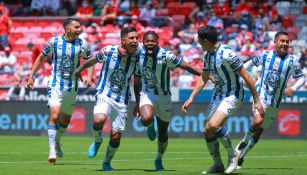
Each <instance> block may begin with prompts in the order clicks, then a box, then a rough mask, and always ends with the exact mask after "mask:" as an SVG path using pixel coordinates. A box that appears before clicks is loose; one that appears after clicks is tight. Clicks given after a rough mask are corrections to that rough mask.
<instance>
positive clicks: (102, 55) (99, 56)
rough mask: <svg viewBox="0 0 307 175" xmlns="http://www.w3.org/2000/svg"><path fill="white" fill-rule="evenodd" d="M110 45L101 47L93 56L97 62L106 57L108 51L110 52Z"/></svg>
mask: <svg viewBox="0 0 307 175" xmlns="http://www.w3.org/2000/svg"><path fill="white" fill-rule="evenodd" d="M111 47H112V46H111V45H110V46H106V47H104V48H102V49H101V50H100V51H99V52H98V53H97V54H96V56H95V58H96V60H97V61H98V62H100V63H101V62H103V61H104V60H106V59H107V57H108V53H109V52H110V49H111Z"/></svg>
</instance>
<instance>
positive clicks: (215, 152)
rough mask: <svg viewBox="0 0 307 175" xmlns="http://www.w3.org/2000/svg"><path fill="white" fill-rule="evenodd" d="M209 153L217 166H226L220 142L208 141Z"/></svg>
mask: <svg viewBox="0 0 307 175" xmlns="http://www.w3.org/2000/svg"><path fill="white" fill-rule="evenodd" d="M206 144H207V148H208V151H209V153H210V155H211V157H212V159H213V162H214V165H215V166H219V167H221V166H224V164H223V161H222V159H221V154H220V145H219V142H218V141H217V140H216V139H215V140H214V141H210V142H208V141H206Z"/></svg>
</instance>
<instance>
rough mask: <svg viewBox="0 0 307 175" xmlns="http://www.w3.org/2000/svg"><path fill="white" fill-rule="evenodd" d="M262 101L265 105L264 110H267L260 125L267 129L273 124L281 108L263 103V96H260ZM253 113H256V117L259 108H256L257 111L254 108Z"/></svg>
mask: <svg viewBox="0 0 307 175" xmlns="http://www.w3.org/2000/svg"><path fill="white" fill-rule="evenodd" d="M260 101H261V103H262V105H263V108H264V112H265V115H264V120H263V122H262V124H261V126H260V127H261V128H262V129H266V128H268V127H269V126H270V125H271V123H272V122H273V120H274V119H275V118H276V117H277V115H278V111H279V108H276V107H272V106H269V105H267V104H265V103H263V100H262V99H261V98H260ZM253 105H254V104H253ZM253 109H254V108H253ZM253 114H254V117H255V115H259V112H258V110H256V111H255V110H253Z"/></svg>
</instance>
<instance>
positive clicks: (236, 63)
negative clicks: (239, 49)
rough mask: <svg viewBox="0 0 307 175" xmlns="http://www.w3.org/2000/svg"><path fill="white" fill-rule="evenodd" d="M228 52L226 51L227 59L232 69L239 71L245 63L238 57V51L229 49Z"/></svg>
mask: <svg viewBox="0 0 307 175" xmlns="http://www.w3.org/2000/svg"><path fill="white" fill-rule="evenodd" d="M227 51H228V52H227V53H225V57H224V59H225V61H227V62H228V63H229V66H230V68H231V70H232V71H234V72H235V71H238V70H240V69H241V68H242V67H243V63H242V62H241V60H240V58H239V57H238V55H237V53H236V52H235V51H233V50H230V49H227Z"/></svg>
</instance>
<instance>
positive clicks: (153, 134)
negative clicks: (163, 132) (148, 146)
mask: <svg viewBox="0 0 307 175" xmlns="http://www.w3.org/2000/svg"><path fill="white" fill-rule="evenodd" d="M147 137H148V138H149V140H151V141H154V140H155V139H156V131H155V127H154V124H152V125H151V126H148V127H147Z"/></svg>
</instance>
